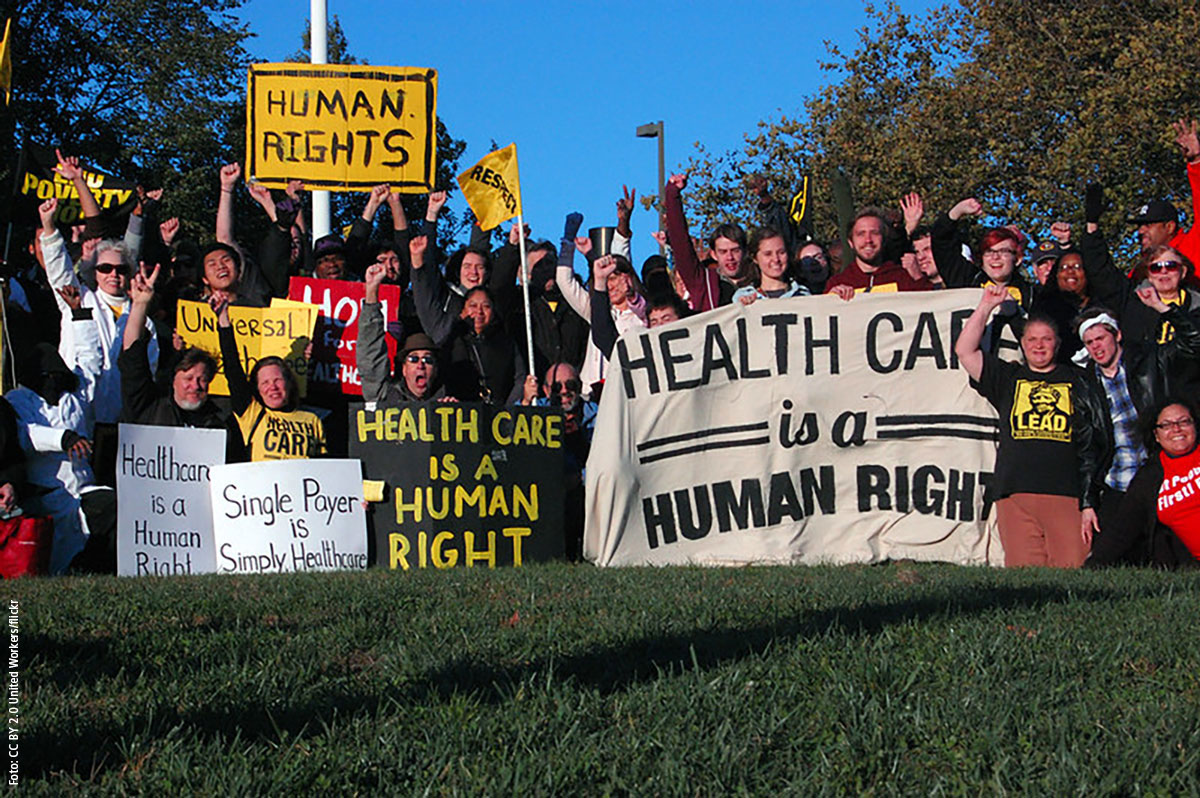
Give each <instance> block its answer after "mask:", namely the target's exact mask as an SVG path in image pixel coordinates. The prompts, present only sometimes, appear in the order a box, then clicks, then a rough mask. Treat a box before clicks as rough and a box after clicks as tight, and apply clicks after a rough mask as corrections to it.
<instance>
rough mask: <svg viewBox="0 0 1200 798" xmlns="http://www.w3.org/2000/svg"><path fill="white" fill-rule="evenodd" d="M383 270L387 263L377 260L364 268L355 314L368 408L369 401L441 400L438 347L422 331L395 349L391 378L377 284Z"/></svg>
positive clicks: (390, 404) (393, 403)
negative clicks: (360, 298) (363, 286)
mask: <svg viewBox="0 0 1200 798" xmlns="http://www.w3.org/2000/svg"><path fill="white" fill-rule="evenodd" d="M430 268H432V267H430ZM386 273H387V267H386V266H384V265H383V264H380V263H373V264H371V266H369V267H368V268H367V274H366V289H365V291H364V293H363V303H362V311H361V313H359V316H358V346H357V348H356V350H355V357H356V359H357V363H358V374H359V377H360V378H361V379H362V388H363V400H364V401H365V402H367V403H368V408H369V407H370V405H371V404H376V405H377V406H383V407H394V406H396V405H398V404H401V403H403V402H430V401H441V400H443V399H445V397H446V392H445V390H444V389H443V388H442V386H441V385H440V383H439V382H438V347H437V344H435V343H434V342H433V339H432V338H430V337H429V336H428V335H426V334H424V333H415V334H413V335H410V336H408V337H407V338H406V339H405V340H404V346H403V348H402V349H401V350H400V351H399V352H397V353H396V358H397V360H396V362H397V364H398V365H399V368H398V369H397V370H398V371H399V372H400V377H399V379H391V375H392V373H393V372H392V365H391V363H389V362H388V353H387V343H386V341H385V340H384V332H383V309H382V306H381V305H380V304H379V286H380V284H382V283H383V281H384V279H385V277H386Z"/></svg>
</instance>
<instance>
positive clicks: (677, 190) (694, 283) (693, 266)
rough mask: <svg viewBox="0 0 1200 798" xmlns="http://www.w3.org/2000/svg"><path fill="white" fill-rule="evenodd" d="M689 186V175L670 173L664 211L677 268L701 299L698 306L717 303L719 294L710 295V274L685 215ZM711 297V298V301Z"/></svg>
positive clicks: (709, 307) (690, 290)
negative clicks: (684, 196) (686, 195)
mask: <svg viewBox="0 0 1200 798" xmlns="http://www.w3.org/2000/svg"><path fill="white" fill-rule="evenodd" d="M686 186H687V176H686V175H671V179H670V180H668V181H667V185H666V186H665V188H664V190H663V206H664V207H663V215H664V216H665V217H666V222H667V240H668V241H669V242H670V243H671V250H672V251H673V252H674V253H675V271H676V272H678V273H679V276H680V278H681V279H682V280H683V284H684V286H685V287H686V288H687V290H688V293H689V294H690V295H691V296H692V297H693V298H694V301H695V302H696V303H699V309H701V310H709V309H711V308H712V307H715V306H716V297H709V284H708V275H707V274H706V273H705V271H704V267H703V266H701V265H700V259H699V258H698V257H696V250H695V248H694V247H693V246H692V237H691V234H690V233H689V232H688V224H687V219H686V218H684V215H683V199H682V196H681V192H682V191H683V189H684V188H685V187H686ZM710 299H711V302H710V301H709V300H710Z"/></svg>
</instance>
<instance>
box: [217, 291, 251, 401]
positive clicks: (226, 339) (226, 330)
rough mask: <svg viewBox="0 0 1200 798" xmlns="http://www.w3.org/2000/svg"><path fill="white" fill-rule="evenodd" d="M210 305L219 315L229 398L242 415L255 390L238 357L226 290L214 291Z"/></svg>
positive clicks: (218, 325) (220, 338) (219, 337)
mask: <svg viewBox="0 0 1200 798" xmlns="http://www.w3.org/2000/svg"><path fill="white" fill-rule="evenodd" d="M208 306H209V307H210V308H212V312H213V313H214V314H216V317H217V343H218V344H219V345H220V347H221V365H222V366H223V367H224V371H225V382H227V383H229V400H230V404H231V405H232V407H233V412H234V413H235V414H237V415H239V416H240V415H241V414H242V413H245V412H246V408H248V407H250V402H251V401H252V400H253V399H254V391H253V389H252V388H251V387H250V381H249V380H248V379H246V370H245V369H244V368H242V359H241V358H240V357H238V350H237V338H236V337H235V336H234V333H233V324H232V323H231V322H230V321H229V297H227V296H225V295H224V292H221V291H214V292H213V294H212V296H210V297H209V298H208Z"/></svg>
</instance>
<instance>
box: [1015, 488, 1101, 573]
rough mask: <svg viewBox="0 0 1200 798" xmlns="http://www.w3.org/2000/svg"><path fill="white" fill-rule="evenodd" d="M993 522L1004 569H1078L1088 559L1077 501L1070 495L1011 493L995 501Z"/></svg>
mask: <svg viewBox="0 0 1200 798" xmlns="http://www.w3.org/2000/svg"><path fill="white" fill-rule="evenodd" d="M996 521H997V523H998V524H999V526H1000V542H1001V543H1002V544H1003V545H1004V565H1005V567H1006V568H1016V567H1020V566H1022V565H1049V566H1050V567H1052V568H1078V567H1079V566H1081V565H1083V561H1084V560H1085V559H1087V555H1088V547H1087V546H1085V545H1084V543H1083V535H1082V534H1080V531H1079V528H1080V512H1079V500H1078V499H1075V498H1073V497H1071V496H1051V495H1049V494H1045V493H1014V494H1012V495H1011V496H1006V497H1004V498H1003V499H1001V500H1000V501H998V502H996Z"/></svg>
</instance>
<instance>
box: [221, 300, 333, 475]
mask: <svg viewBox="0 0 1200 798" xmlns="http://www.w3.org/2000/svg"><path fill="white" fill-rule="evenodd" d="M208 304H209V305H210V306H211V307H212V309H213V313H215V314H216V316H217V339H218V341H219V342H220V344H221V360H222V361H223V364H224V369H225V381H226V382H228V383H229V399H230V402H231V404H232V405H233V416H234V419H235V420H236V422H237V427H238V430H239V431H240V432H241V433H242V442H243V443H244V444H245V447H246V453H247V454H248V455H249V458H250V460H251V461H252V462H258V461H260V460H297V459H305V458H309V457H321V456H322V455H324V454H325V427H324V426H323V425H322V424H321V419H320V418H318V417H317V415H316V414H315V413H311V412H309V411H307V410H300V409H299V408H298V405H299V404H300V389H299V386H298V385H297V383H296V375H294V374H293V373H292V370H291V368H290V367H289V366H288V364H287V362H286V361H284V359H283V358H280V357H264V358H262V359H261V360H259V361H258V362H257V363H255V364H254V368H252V369H250V376H249V378H247V376H246V372H245V371H244V370H243V369H242V362H241V360H239V359H238V349H237V339H236V338H235V336H234V332H233V326H232V324H231V323H230V321H229V297H228V296H226V295H225V294H224V293H222V292H220V291H215V292H213V294H212V295H211V296H210V297H209V299H208Z"/></svg>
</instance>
